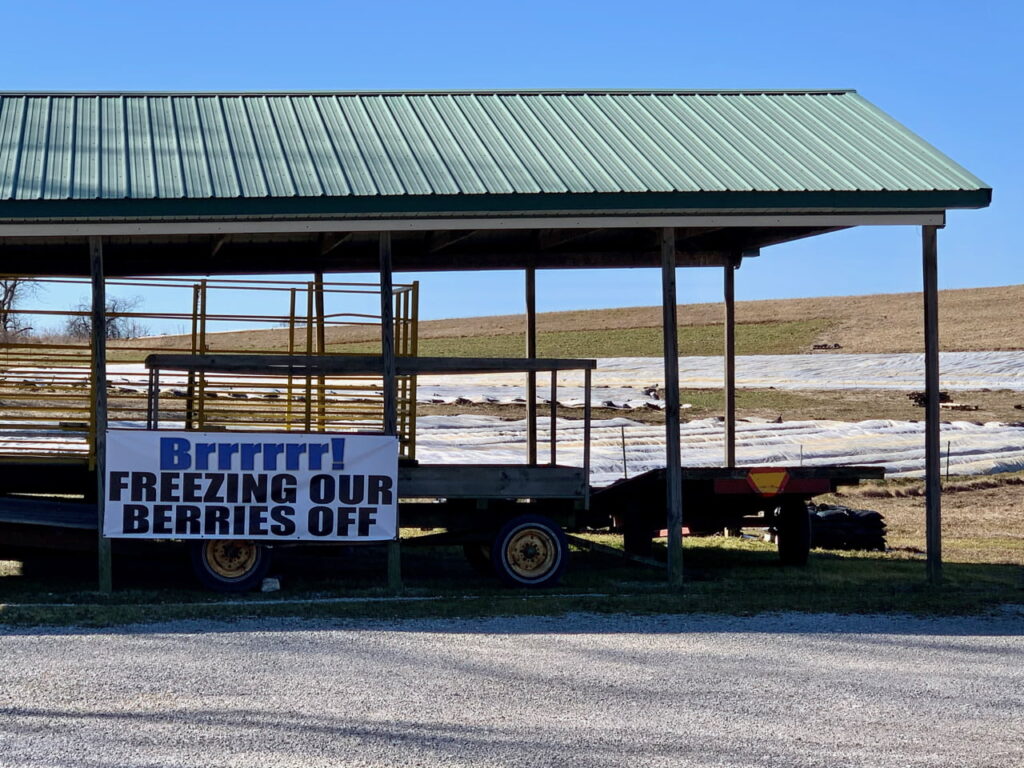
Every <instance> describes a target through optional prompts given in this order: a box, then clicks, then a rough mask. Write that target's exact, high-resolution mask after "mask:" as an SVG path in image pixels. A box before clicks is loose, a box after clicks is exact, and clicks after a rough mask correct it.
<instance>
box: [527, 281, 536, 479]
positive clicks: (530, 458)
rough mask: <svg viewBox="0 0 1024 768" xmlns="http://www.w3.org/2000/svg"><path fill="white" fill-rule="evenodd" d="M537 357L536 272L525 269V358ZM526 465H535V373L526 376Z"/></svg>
mask: <svg viewBox="0 0 1024 768" xmlns="http://www.w3.org/2000/svg"><path fill="white" fill-rule="evenodd" d="M536 357H537V270H535V269H534V268H533V267H527V268H526V358H527V359H528V360H533V359H535V358H536ZM526 463H527V464H529V465H530V466H531V467H532V466H535V465H536V464H537V372H536V371H530V372H529V373H527V374H526Z"/></svg>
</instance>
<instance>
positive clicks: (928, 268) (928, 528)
mask: <svg viewBox="0 0 1024 768" xmlns="http://www.w3.org/2000/svg"><path fill="white" fill-rule="evenodd" d="M937 233H938V227H935V226H925V227H922V228H921V245H922V247H921V252H922V256H923V271H924V389H925V396H926V404H925V430H924V434H925V437H924V445H925V459H924V468H925V469H924V471H925V542H926V549H927V571H928V581H929V582H931V583H932V584H938V583H939V582H940V581H942V475H941V458H942V454H941V445H940V439H939V426H940V421H939V279H938V237H937Z"/></svg>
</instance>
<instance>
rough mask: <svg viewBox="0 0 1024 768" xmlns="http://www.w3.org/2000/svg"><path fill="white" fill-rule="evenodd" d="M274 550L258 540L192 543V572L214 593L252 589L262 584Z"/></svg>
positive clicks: (190, 551) (223, 540) (190, 543)
mask: <svg viewBox="0 0 1024 768" xmlns="http://www.w3.org/2000/svg"><path fill="white" fill-rule="evenodd" d="M271 552H272V550H271V549H270V548H269V547H268V546H266V545H265V544H260V543H259V542H258V541H247V540H242V539H204V540H202V541H190V542H189V555H190V557H191V559H192V571H193V572H194V573H195V575H196V578H197V579H199V582H200V583H201V584H202V585H203V586H204V587H206V588H207V589H212V590H214V591H215V592H249V591H250V590H253V589H257V588H258V587H260V586H261V585H262V584H263V577H264V576H266V575H267V571H268V570H269V569H270V561H271V557H272V556H271Z"/></svg>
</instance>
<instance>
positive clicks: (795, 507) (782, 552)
mask: <svg viewBox="0 0 1024 768" xmlns="http://www.w3.org/2000/svg"><path fill="white" fill-rule="evenodd" d="M775 528H776V543H777V546H778V548H779V559H780V560H781V561H782V564H783V565H807V557H808V555H810V552H811V516H810V513H809V512H808V511H807V505H806V504H805V503H804V501H803V499H791V500H786V501H783V502H782V505H781V506H779V507H778V508H777V509H776V510H775Z"/></svg>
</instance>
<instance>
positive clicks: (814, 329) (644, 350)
mask: <svg viewBox="0 0 1024 768" xmlns="http://www.w3.org/2000/svg"><path fill="white" fill-rule="evenodd" d="M826 327H828V321H826V320H799V321H793V322H778V323H746V324H740V325H737V326H736V352H737V354H740V355H785V354H798V353H801V352H809V351H810V350H811V347H812V346H813V344H814V340H815V339H816V338H817V337H818V335H819V334H820V333H821V332H822V331H823V330H824V329H825V328H826ZM523 346H524V341H523V335H522V334H504V335H500V336H466V337H458V338H441V339H420V342H419V354H420V355H421V356H423V357H523V356H524V354H525V353H524V349H523ZM722 348H723V331H722V327H721V326H718V325H698V326H693V325H683V326H680V327H679V354H681V355H720V354H722ZM379 349H380V345H379V344H377V343H371V342H366V343H358V344H338V345H333V346H331V347H330V351H331V352H349V353H363V354H373V353H376V352H378V351H379ZM537 354H538V355H539V356H540V357H574V358H580V357H583V358H586V357H661V356H662V339H661V329H659V328H613V329H608V330H581V331H547V332H545V331H542V332H540V333H538V334H537Z"/></svg>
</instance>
